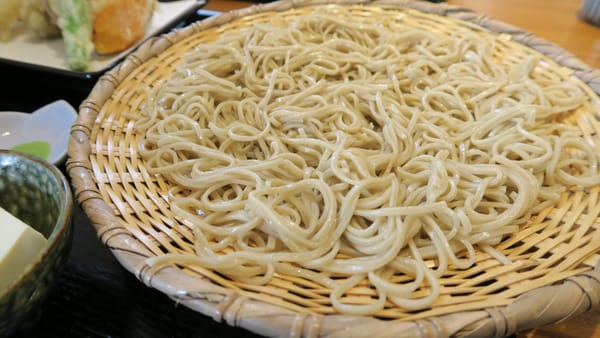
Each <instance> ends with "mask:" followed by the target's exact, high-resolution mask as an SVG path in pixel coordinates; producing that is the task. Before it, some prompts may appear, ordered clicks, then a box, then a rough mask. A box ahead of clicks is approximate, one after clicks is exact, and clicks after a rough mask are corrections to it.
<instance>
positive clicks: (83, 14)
mask: <svg viewBox="0 0 600 338" xmlns="http://www.w3.org/2000/svg"><path fill="white" fill-rule="evenodd" d="M50 4H51V7H52V10H53V11H54V12H55V13H56V14H57V16H58V21H57V24H58V27H59V28H60V32H61V34H62V37H63V40H64V42H65V46H66V48H67V58H68V63H69V66H70V67H71V69H73V70H80V71H84V70H86V69H87V67H88V64H89V60H90V56H91V54H92V52H93V51H94V45H93V43H92V13H91V10H90V5H89V2H88V1H87V0H52V1H51V2H50Z"/></svg>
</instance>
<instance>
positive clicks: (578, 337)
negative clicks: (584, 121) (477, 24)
mask: <svg viewBox="0 0 600 338" xmlns="http://www.w3.org/2000/svg"><path fill="white" fill-rule="evenodd" d="M582 2H583V0H447V3H448V4H452V5H458V6H461V7H465V8H469V9H472V10H474V11H476V12H478V13H481V14H485V15H488V16H490V17H492V18H494V19H498V20H501V21H504V22H506V23H509V24H512V25H514V26H517V27H520V28H522V29H524V30H526V31H529V32H531V33H533V34H534V35H536V36H537V37H540V38H542V39H545V40H548V41H550V42H552V43H554V44H556V45H558V46H560V47H562V48H563V49H565V50H567V51H569V52H571V53H573V54H575V55H576V56H577V57H578V58H580V59H581V60H582V61H584V62H585V63H587V64H588V65H589V66H591V67H594V68H598V69H600V27H598V26H594V25H592V24H590V23H587V22H585V21H583V20H581V19H580V18H579V15H578V14H579V9H580V7H581V4H582ZM252 4H253V3H252V2H248V1H239V0H209V2H208V4H207V6H206V7H205V8H206V9H210V10H216V11H229V10H233V9H237V8H242V7H247V6H251V5H252ZM516 337H517V338H588V337H600V308H598V307H597V308H596V309H595V310H591V311H589V312H586V313H584V314H581V315H579V316H576V317H574V318H571V319H569V320H566V321H564V322H561V323H556V324H553V325H550V326H545V327H541V328H537V329H533V330H528V331H524V332H519V333H517V334H516Z"/></svg>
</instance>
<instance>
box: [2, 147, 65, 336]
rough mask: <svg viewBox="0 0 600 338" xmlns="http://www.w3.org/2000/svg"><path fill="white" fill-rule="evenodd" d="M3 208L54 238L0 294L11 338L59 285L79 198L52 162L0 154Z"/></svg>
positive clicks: (4, 328) (4, 332)
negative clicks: (75, 201)
mask: <svg viewBox="0 0 600 338" xmlns="http://www.w3.org/2000/svg"><path fill="white" fill-rule="evenodd" d="M0 206H2V208H4V209H5V210H6V211H8V212H10V213H12V214H13V215H14V216H16V217H17V218H19V219H21V220H22V221H23V222H25V223H26V224H29V225H30V226H32V227H33V228H35V229H36V230H38V231H39V232H41V233H42V234H43V235H44V236H45V237H46V238H47V239H48V244H47V245H46V247H45V248H44V249H42V252H41V253H40V254H39V255H38V256H37V257H36V258H35V260H34V261H33V262H32V263H31V264H30V265H29V266H28V267H27V269H26V270H25V272H24V273H23V274H22V275H21V276H20V277H19V278H18V279H17V280H16V281H15V283H14V284H13V285H12V286H10V287H8V289H6V290H5V291H3V292H2V291H0V337H5V336H9V335H11V334H12V333H14V332H15V331H16V330H19V329H22V328H24V327H27V326H28V324H31V323H28V322H31V321H32V318H33V316H34V315H35V314H37V312H38V311H39V309H40V308H41V305H42V302H43V301H44V299H45V298H46V296H47V294H48V291H49V290H50V289H51V288H52V287H53V286H54V285H55V284H56V282H57V281H58V277H59V275H60V273H61V271H62V268H63V266H64V264H65V262H66V260H67V256H68V253H69V250H70V248H71V240H72V230H71V215H72V212H73V198H72V195H71V190H70V188H69V183H68V181H67V179H66V178H65V176H64V175H63V174H62V173H61V172H60V170H59V169H58V168H56V167H55V166H53V165H52V164H50V163H49V162H46V161H44V160H42V159H40V158H37V157H34V156H31V155H27V154H24V153H19V152H15V151H10V150H0ZM0 226H2V224H0Z"/></svg>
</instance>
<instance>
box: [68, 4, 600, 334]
mask: <svg viewBox="0 0 600 338" xmlns="http://www.w3.org/2000/svg"><path fill="white" fill-rule="evenodd" d="M327 3H341V4H346V5H351V6H353V8H355V10H356V11H364V12H368V14H369V15H377V13H378V12H379V11H382V10H383V11H387V10H393V11H397V12H398V13H403V14H402V15H403V16H404V17H405V18H409V19H410V20H413V21H411V23H412V24H414V25H416V26H419V25H421V26H422V27H424V28H427V29H437V30H440V31H441V32H442V33H443V32H445V31H447V30H452V29H469V30H473V31H477V32H481V34H493V35H496V36H497V38H496V41H497V42H498V44H499V45H500V53H509V54H510V57H511V58H514V59H515V60H519V58H521V57H523V56H526V55H528V54H530V53H534V51H537V52H539V53H541V57H542V58H543V60H544V64H545V65H546V66H545V67H543V68H542V69H541V70H539V71H538V72H539V74H538V75H539V76H546V77H550V78H562V79H566V80H568V81H570V82H572V83H575V84H576V85H577V86H579V88H581V89H582V90H583V92H584V93H585V94H586V95H587V97H588V98H589V102H588V104H587V105H586V106H585V108H584V109H582V111H580V112H577V120H575V121H573V123H576V124H577V125H578V126H579V127H580V129H581V130H582V132H583V134H584V136H585V137H587V138H589V139H590V140H591V141H592V142H594V144H595V146H596V148H597V149H600V146H598V144H599V143H600V142H599V143H596V141H597V140H596V139H597V137H598V136H597V135H600V133H599V131H600V122H599V121H598V120H599V118H598V115H599V114H598V112H599V111H600V108H599V107H600V99H599V98H598V95H597V93H600V72H599V71H598V70H594V69H590V68H589V67H587V66H586V65H585V64H584V63H583V62H581V61H580V60H579V59H577V58H576V57H574V56H573V55H571V54H569V53H567V52H566V51H564V50H562V49H561V48H559V47H557V46H554V45H552V44H550V43H548V42H546V41H544V40H541V39H538V38H536V37H535V36H533V35H531V34H529V33H527V32H525V31H523V30H520V29H518V28H516V27H513V26H510V25H507V24H505V23H502V22H500V21H497V20H493V19H491V18H488V17H485V16H481V15H479V14H477V13H475V12H472V11H470V10H467V9H464V8H460V7H456V6H451V5H447V4H432V3H429V2H424V1H418V0H395V1H394V0H366V1H326V0H310V1H303V2H298V1H278V2H274V3H270V4H266V5H256V6H253V7H249V8H245V9H242V10H237V11H232V12H228V13H224V14H222V15H220V16H217V17H213V18H210V19H206V20H204V21H200V22H197V23H194V24H192V25H190V26H188V27H186V28H183V29H181V30H178V31H175V32H172V33H169V34H167V35H163V36H161V37H157V38H154V39H152V40H150V41H148V42H146V43H144V44H143V45H142V46H141V47H140V48H139V49H138V50H137V51H136V52H134V53H133V54H131V55H130V56H128V57H127V58H126V59H125V60H124V61H123V62H122V63H120V64H119V65H118V66H117V67H115V68H114V69H112V70H111V71H109V72H108V73H106V74H105V75H103V76H102V77H101V78H100V79H99V81H98V83H97V84H96V85H95V87H94V88H93V90H92V92H91V93H90V95H89V96H88V98H87V99H86V100H84V101H83V103H82V105H81V107H80V111H79V118H78V120H77V121H76V123H75V124H74V125H73V127H72V130H71V139H70V144H69V159H68V161H67V169H68V172H69V175H70V176H71V180H72V185H73V187H74V191H75V195H76V197H77V200H78V202H79V203H80V204H81V206H82V208H83V209H84V211H85V212H86V213H87V215H88V217H89V218H90V220H91V222H92V224H93V226H94V227H95V229H96V231H97V234H98V236H99V237H100V238H101V240H102V242H103V243H104V244H105V245H107V246H108V247H109V248H110V250H111V251H112V253H113V254H114V255H115V257H116V258H117V259H118V260H119V261H120V263H121V264H122V265H123V266H124V267H125V268H126V269H128V270H129V271H130V272H132V273H133V274H135V275H136V276H137V277H138V278H139V279H140V280H141V281H143V282H144V283H145V284H147V285H148V286H150V287H153V288H156V289H158V290H160V291H162V292H163V293H165V294H167V295H168V296H170V297H171V298H173V299H175V300H176V301H177V302H178V303H181V304H183V305H185V306H187V307H189V308H191V309H194V310H196V311H198V312H200V313H202V314H204V315H207V316H211V317H213V319H214V320H216V321H219V322H226V323H227V324H229V325H233V326H240V327H243V328H246V329H248V330H250V331H253V332H256V333H259V334H263V335H267V336H283V335H289V336H292V337H296V336H297V337H300V336H306V337H317V336H337V335H340V336H343V335H345V333H347V332H348V331H347V330H348V329H349V328H350V329H352V328H354V327H357V328H360V330H357V331H356V332H355V331H352V333H353V335H359V334H360V333H361V332H362V333H363V334H364V335H365V336H373V335H375V336H378V337H385V336H394V337H398V336H406V337H438V336H442V337H443V336H455V335H465V334H470V335H472V336H482V337H483V336H494V335H495V336H499V337H500V336H506V335H510V334H512V333H514V332H516V331H519V330H523V329H527V328H531V327H537V326H541V325H545V324H549V323H552V322H555V321H557V320H562V319H565V318H568V317H570V316H573V315H575V314H578V313H581V312H583V311H587V310H589V309H591V308H592V307H594V306H598V304H599V303H600V256H599V254H598V253H599V252H600V250H599V245H600V222H599V221H598V220H597V219H598V215H599V214H600V202H599V201H598V194H599V193H600V187H595V188H593V189H591V190H590V191H589V192H585V193H584V192H575V193H570V194H565V195H563V198H562V199H561V201H560V202H559V203H558V204H557V205H556V206H555V207H554V208H551V209H548V210H546V211H544V212H542V213H540V214H539V215H537V216H535V218H536V219H535V220H533V221H532V226H530V227H528V228H527V229H526V232H527V233H526V234H520V235H522V236H521V237H519V238H518V239H517V238H515V239H512V240H508V241H505V242H503V243H502V244H500V246H499V250H503V251H504V253H505V254H506V255H508V256H509V257H511V255H512V257H517V258H526V259H525V261H526V262H528V263H525V264H523V265H522V266H520V267H515V266H509V267H502V266H499V263H498V262H496V261H495V260H491V259H485V258H481V257H480V259H481V260H480V261H478V263H477V264H476V265H475V267H474V268H471V269H468V270H465V271H455V272H454V275H452V276H451V278H446V277H444V278H446V279H445V280H444V283H445V284H444V286H443V287H444V288H445V289H446V294H445V298H444V299H443V300H442V302H438V303H436V305H434V306H433V307H432V308H431V309H430V310H426V311H420V312H417V313H407V312H404V311H402V310H401V309H395V308H390V309H386V311H385V312H384V313H379V314H378V316H369V317H360V316H350V315H340V314H336V313H335V312H334V311H333V310H332V309H331V307H328V306H327V300H326V298H327V297H328V296H327V295H326V292H325V296H324V291H323V290H320V289H319V288H315V287H313V286H312V285H309V284H310V283H306V282H305V281H302V280H298V279H297V278H292V277H289V276H281V277H280V278H276V279H275V281H274V282H272V283H270V284H268V285H267V286H266V287H257V286H250V285H244V284H243V283H236V282H231V281H229V280H226V279H224V278H222V277H220V276H219V275H218V274H215V273H213V272H211V271H208V270H205V269H202V268H198V267H179V268H178V267H169V268H164V269H161V270H158V271H156V270H153V269H150V268H149V267H148V266H147V265H146V264H145V263H144V260H145V259H146V258H147V257H151V256H154V255H156V254H160V252H163V251H164V250H166V251H169V250H176V248H175V247H174V245H175V244H173V243H174V242H177V241H178V240H182V238H183V237H185V236H186V234H182V233H178V232H177V231H178V230H174V229H177V226H176V223H177V222H176V221H175V220H173V217H170V216H171V215H170V213H169V210H168V204H167V203H166V202H165V200H164V198H163V196H164V195H163V194H162V192H163V191H164V190H165V189H166V188H167V183H165V182H164V181H161V180H160V179H157V178H155V177H151V176H150V175H148V174H147V172H145V170H144V164H143V161H142V160H141V159H140V158H139V156H137V148H136V147H137V143H136V142H137V139H136V137H137V136H136V135H135V133H134V131H133V126H132V123H131V121H130V118H131V114H132V112H135V111H136V109H138V108H139V106H140V105H141V104H142V103H143V100H144V97H143V95H141V94H140V92H141V91H140V90H139V87H143V86H151V85H152V84H154V83H155V82H157V81H159V80H160V79H161V77H162V76H164V75H165V74H166V73H168V72H170V71H171V70H172V69H173V67H175V65H176V64H177V62H178V60H179V57H180V56H181V55H182V50H185V49H186V48H189V46H190V45H193V44H195V43H203V42H206V41H209V40H211V39H214V38H215V36H217V35H218V34H220V32H222V31H223V30H226V29H227V30H232V29H239V28H242V27H247V26H248V25H251V24H254V23H257V22H260V21H265V20H270V19H271V18H272V17H273V15H275V13H277V15H278V16H285V15H287V16H296V15H302V13H304V12H306V11H307V10H309V8H310V7H311V6H315V5H323V4H327ZM174 224H175V225H174ZM523 236H525V237H523ZM596 243H598V244H596ZM490 271H493V272H491V273H490ZM491 281H493V283H492V282H491Z"/></svg>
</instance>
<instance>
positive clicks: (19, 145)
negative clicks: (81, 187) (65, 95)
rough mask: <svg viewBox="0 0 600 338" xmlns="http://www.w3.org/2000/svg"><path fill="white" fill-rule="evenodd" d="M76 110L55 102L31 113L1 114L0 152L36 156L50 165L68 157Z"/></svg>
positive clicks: (64, 103) (61, 102)
mask: <svg viewBox="0 0 600 338" xmlns="http://www.w3.org/2000/svg"><path fill="white" fill-rule="evenodd" d="M76 119H77V111H75V109H74V108H73V107H72V106H71V105H70V104H69V103H67V102H66V101H64V100H58V101H55V102H52V103H50V104H48V105H45V106H43V107H41V108H39V109H37V110H36V111H34V112H33V113H30V114H29V113H21V112H0V149H13V150H18V151H22V152H25V153H29V154H32V155H36V156H38V157H41V158H43V159H45V160H47V161H48V162H51V163H53V164H59V163H61V162H62V161H64V159H65V157H66V156H67V148H68V144H69V134H70V130H71V126H72V125H73V123H74V122H75V120H76Z"/></svg>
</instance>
